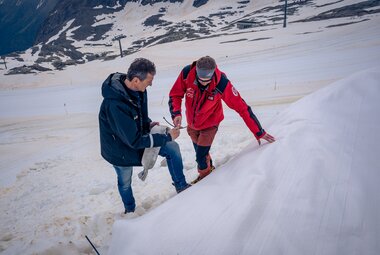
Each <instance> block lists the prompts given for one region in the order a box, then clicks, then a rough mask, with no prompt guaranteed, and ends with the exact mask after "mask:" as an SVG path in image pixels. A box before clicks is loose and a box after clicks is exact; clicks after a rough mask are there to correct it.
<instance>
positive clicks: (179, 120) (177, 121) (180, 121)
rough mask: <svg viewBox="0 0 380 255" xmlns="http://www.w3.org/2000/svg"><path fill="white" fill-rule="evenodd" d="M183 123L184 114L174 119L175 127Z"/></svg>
mask: <svg viewBox="0 0 380 255" xmlns="http://www.w3.org/2000/svg"><path fill="white" fill-rule="evenodd" d="M181 123H182V116H181V115H178V116H176V117H175V118H174V119H173V124H174V126H175V127H181Z"/></svg>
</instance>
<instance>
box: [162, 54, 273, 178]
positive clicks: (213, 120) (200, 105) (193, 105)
mask: <svg viewBox="0 0 380 255" xmlns="http://www.w3.org/2000/svg"><path fill="white" fill-rule="evenodd" d="M184 96H186V100H185V107H186V119H187V132H188V134H189V135H190V137H191V140H192V142H193V145H194V149H195V153H196V161H197V163H198V173H199V176H198V178H197V179H196V180H195V181H194V182H193V183H195V182H198V181H199V180H201V179H203V178H204V177H206V176H207V175H208V174H209V173H210V172H211V171H212V170H213V169H214V167H213V165H212V160H211V156H210V154H209V151H210V147H211V144H212V142H213V140H214V137H215V134H216V132H217V130H218V126H219V124H220V122H221V121H222V120H223V118H224V115H223V107H222V100H223V101H224V102H225V103H226V104H227V106H228V107H230V108H232V109H234V110H235V111H236V112H237V113H239V115H240V116H241V117H242V119H243V120H244V122H245V124H246V125H247V126H248V128H249V129H250V130H251V132H252V133H253V135H254V136H255V137H256V139H257V141H258V143H259V144H261V142H260V139H264V140H266V141H268V142H270V143H272V142H274V141H275V139H274V137H273V136H271V135H270V134H268V133H266V132H265V131H264V129H263V128H262V127H261V125H260V122H259V120H258V119H257V118H256V116H255V115H254V114H253V112H252V110H251V107H250V106H248V105H247V104H246V103H245V101H244V100H243V99H242V98H241V96H240V94H239V92H238V91H237V90H236V89H235V88H234V87H233V86H232V84H231V82H230V81H229V80H228V79H227V76H226V75H225V74H224V73H223V72H221V71H220V70H219V69H218V67H217V65H216V62H215V60H214V59H213V58H211V57H209V56H205V57H201V58H200V59H199V60H197V61H195V62H193V63H192V64H191V65H188V66H186V67H185V68H183V70H182V71H181V73H180V74H179V76H178V78H177V80H176V82H175V83H174V85H173V87H172V89H171V90H170V93H169V97H170V99H169V108H170V113H171V116H172V119H173V123H174V125H175V126H176V127H181V124H182V111H181V104H182V99H183V97H184Z"/></svg>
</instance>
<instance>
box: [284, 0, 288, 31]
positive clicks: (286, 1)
mask: <svg viewBox="0 0 380 255" xmlns="http://www.w3.org/2000/svg"><path fill="white" fill-rule="evenodd" d="M287 11H288V0H285V6H284V27H286V14H287Z"/></svg>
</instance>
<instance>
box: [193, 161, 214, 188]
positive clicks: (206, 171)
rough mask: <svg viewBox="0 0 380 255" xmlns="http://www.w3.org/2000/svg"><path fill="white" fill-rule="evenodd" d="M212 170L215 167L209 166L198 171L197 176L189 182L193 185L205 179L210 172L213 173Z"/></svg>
mask: <svg viewBox="0 0 380 255" xmlns="http://www.w3.org/2000/svg"><path fill="white" fill-rule="evenodd" d="M214 169H215V167H214V166H213V165H211V166H210V167H208V168H206V169H203V170H200V169H198V173H199V175H198V177H197V178H196V179H195V180H194V181H192V182H191V184H195V183H197V182H199V181H200V180H202V179H203V178H205V177H206V176H207V175H209V174H210V173H211V172H212V171H214Z"/></svg>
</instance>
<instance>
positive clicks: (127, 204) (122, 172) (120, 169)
mask: <svg viewBox="0 0 380 255" xmlns="http://www.w3.org/2000/svg"><path fill="white" fill-rule="evenodd" d="M113 167H114V168H115V171H116V174H117V187H118V189H119V194H120V196H121V199H122V201H123V204H124V208H125V210H126V212H134V211H135V207H136V204H135V198H134V197H133V192H132V186H131V183H132V170H133V167H131V166H115V165H114V166H113Z"/></svg>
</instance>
